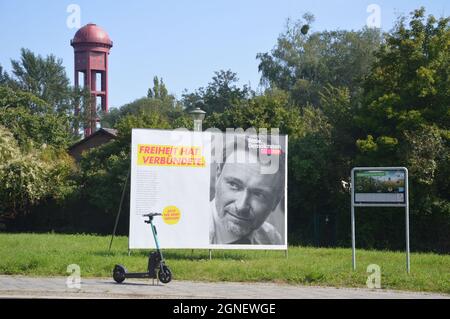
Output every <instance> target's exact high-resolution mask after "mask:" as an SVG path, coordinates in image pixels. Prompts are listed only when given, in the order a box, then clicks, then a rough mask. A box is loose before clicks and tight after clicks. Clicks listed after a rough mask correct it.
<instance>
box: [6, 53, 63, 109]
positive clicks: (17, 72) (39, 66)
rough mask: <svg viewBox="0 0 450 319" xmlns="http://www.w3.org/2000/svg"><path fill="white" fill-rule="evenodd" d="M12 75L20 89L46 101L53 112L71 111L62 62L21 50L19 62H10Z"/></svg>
mask: <svg viewBox="0 0 450 319" xmlns="http://www.w3.org/2000/svg"><path fill="white" fill-rule="evenodd" d="M11 65H12V73H13V74H14V76H15V80H16V81H17V83H18V85H19V86H20V88H21V89H22V90H24V91H26V92H30V93H33V94H34V95H36V96H38V97H39V98H41V99H43V100H44V101H46V102H47V103H48V104H49V105H50V106H51V107H52V110H53V111H54V112H68V111H69V110H70V109H71V103H70V87H69V79H68V78H67V75H66V71H65V68H64V66H63V65H62V60H61V59H57V58H56V57H55V56H54V55H48V56H47V57H45V58H44V57H42V56H40V55H36V54H34V53H33V52H31V51H30V50H28V49H21V56H20V60H11Z"/></svg>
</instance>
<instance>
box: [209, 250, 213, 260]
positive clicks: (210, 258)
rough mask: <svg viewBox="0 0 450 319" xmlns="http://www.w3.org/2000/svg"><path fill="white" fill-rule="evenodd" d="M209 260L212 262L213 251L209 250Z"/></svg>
mask: <svg viewBox="0 0 450 319" xmlns="http://www.w3.org/2000/svg"><path fill="white" fill-rule="evenodd" d="M209 260H212V250H211V249H210V250H209Z"/></svg>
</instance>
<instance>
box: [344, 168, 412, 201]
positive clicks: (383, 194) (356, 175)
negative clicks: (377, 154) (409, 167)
mask: <svg viewBox="0 0 450 319" xmlns="http://www.w3.org/2000/svg"><path fill="white" fill-rule="evenodd" d="M406 175H407V171H406V169H403V168H393V169H387V168H378V169H364V168H355V169H354V171H353V176H352V180H353V187H352V190H353V203H354V204H355V205H358V204H359V205H365V204H375V205H377V204H385V205H394V206H398V205H405V204H406V195H405V194H406V191H407V189H406Z"/></svg>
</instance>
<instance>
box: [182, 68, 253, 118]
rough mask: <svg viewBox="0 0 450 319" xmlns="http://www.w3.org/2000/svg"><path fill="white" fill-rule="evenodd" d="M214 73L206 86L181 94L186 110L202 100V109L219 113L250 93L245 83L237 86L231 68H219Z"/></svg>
mask: <svg viewBox="0 0 450 319" xmlns="http://www.w3.org/2000/svg"><path fill="white" fill-rule="evenodd" d="M214 74H215V75H214V76H213V78H212V81H211V82H210V83H208V86H207V87H206V88H204V87H201V88H199V89H198V90H197V91H195V92H194V93H185V94H183V104H184V106H185V108H186V109H187V110H191V109H193V108H195V107H196V106H197V103H198V101H202V102H201V103H202V104H203V110H204V111H205V112H207V113H208V114H212V113H213V112H218V113H221V112H223V111H225V110H226V109H228V108H231V107H233V106H235V105H238V104H239V103H240V101H241V100H244V99H247V98H249V97H250V96H251V95H252V91H251V89H250V88H249V87H248V86H247V85H244V86H243V87H242V88H240V87H238V86H237V83H238V81H239V78H238V77H237V74H236V73H234V72H232V71H231V70H227V71H224V70H220V71H218V72H214Z"/></svg>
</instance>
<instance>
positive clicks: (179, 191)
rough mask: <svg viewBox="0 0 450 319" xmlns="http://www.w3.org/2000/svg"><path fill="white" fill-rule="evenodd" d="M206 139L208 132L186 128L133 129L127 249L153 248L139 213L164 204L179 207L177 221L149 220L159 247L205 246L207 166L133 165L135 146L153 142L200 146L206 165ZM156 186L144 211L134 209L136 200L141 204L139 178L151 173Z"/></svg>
mask: <svg viewBox="0 0 450 319" xmlns="http://www.w3.org/2000/svg"><path fill="white" fill-rule="evenodd" d="M210 140H211V137H210V135H209V134H208V133H203V134H202V133H197V132H189V131H184V132H180V131H163V130H149V129H133V131H132V134H131V141H132V149H131V152H132V153H131V194H130V197H131V203H130V237H129V248H149V247H155V243H154V239H153V235H152V231H151V228H150V225H149V224H146V223H145V222H144V220H145V218H144V217H143V216H142V214H148V213H150V212H156V213H161V212H162V211H163V209H164V208H165V207H167V206H176V207H177V208H178V209H179V210H180V220H179V222H178V223H177V224H175V225H169V224H166V223H165V222H164V221H163V218H162V217H161V216H156V217H154V219H153V222H154V224H155V226H156V229H157V232H158V239H159V242H160V245H161V247H163V248H207V247H208V240H209V230H208V227H209V226H208V225H209V219H208V218H209V214H208V213H209V165H206V166H205V167H179V166H168V167H165V166H142V165H138V164H137V160H138V159H137V155H138V145H139V144H155V145H171V146H200V147H202V150H203V152H202V153H203V156H205V161H206V163H207V164H208V163H209V162H210V154H211V151H210V143H211V142H210ZM155 174H156V180H157V186H156V187H153V188H152V187H148V188H149V189H151V192H152V194H148V195H149V196H152V198H156V200H152V201H150V204H152V205H148V211H147V212H145V211H142V210H141V211H138V210H137V208H138V203H139V202H140V206H141V207H142V206H145V204H146V203H145V199H144V200H143V199H142V197H143V195H147V194H145V190H143V189H142V188H138V185H145V181H144V182H143V181H142V179H143V177H144V178H146V177H148V176H149V175H150V176H152V175H155Z"/></svg>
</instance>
